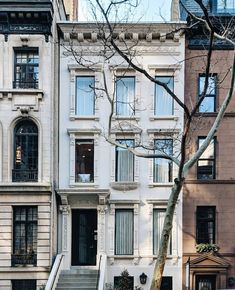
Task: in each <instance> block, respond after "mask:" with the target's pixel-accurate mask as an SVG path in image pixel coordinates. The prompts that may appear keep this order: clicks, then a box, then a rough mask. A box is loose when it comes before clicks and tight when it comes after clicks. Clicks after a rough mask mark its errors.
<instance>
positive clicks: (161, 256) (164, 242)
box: [150, 178, 184, 290]
mask: <svg viewBox="0 0 235 290" xmlns="http://www.w3.org/2000/svg"><path fill="white" fill-rule="evenodd" d="M183 183H184V178H181V179H180V180H178V179H175V183H174V186H173V187H172V189H171V195H170V198H169V201H168V206H167V209H166V216H165V220H164V226H163V231H162V234H161V241H160V247H159V253H158V258H157V261H156V264H155V267H154V274H153V279H152V284H151V288H150V290H160V287H161V282H162V274H163V270H164V266H165V261H166V256H167V249H168V243H169V238H170V235H171V229H172V221H173V216H174V211H175V206H176V203H177V200H178V197H179V194H180V191H181V189H182V186H183Z"/></svg>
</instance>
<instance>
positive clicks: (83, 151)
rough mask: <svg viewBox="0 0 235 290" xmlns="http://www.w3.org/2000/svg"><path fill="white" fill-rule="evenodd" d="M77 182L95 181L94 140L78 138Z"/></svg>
mask: <svg viewBox="0 0 235 290" xmlns="http://www.w3.org/2000/svg"><path fill="white" fill-rule="evenodd" d="M75 146H76V147H75V182H85V183H87V182H94V140H83V139H78V140H76V145H75Z"/></svg>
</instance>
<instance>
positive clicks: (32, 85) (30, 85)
mask: <svg viewBox="0 0 235 290" xmlns="http://www.w3.org/2000/svg"><path fill="white" fill-rule="evenodd" d="M13 88H14V89H38V81H33V82H24V81H21V80H17V81H14V82H13Z"/></svg>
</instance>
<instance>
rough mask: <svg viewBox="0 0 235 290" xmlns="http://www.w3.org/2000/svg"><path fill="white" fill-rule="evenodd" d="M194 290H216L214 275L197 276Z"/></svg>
mask: <svg viewBox="0 0 235 290" xmlns="http://www.w3.org/2000/svg"><path fill="white" fill-rule="evenodd" d="M196 290H216V275H197V276H196Z"/></svg>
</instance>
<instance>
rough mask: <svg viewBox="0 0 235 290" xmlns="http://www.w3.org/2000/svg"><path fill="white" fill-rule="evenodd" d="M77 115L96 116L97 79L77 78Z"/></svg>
mask: <svg viewBox="0 0 235 290" xmlns="http://www.w3.org/2000/svg"><path fill="white" fill-rule="evenodd" d="M76 90H77V95H76V115H79V116H91V115H94V102H95V78H94V77H77V78H76Z"/></svg>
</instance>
